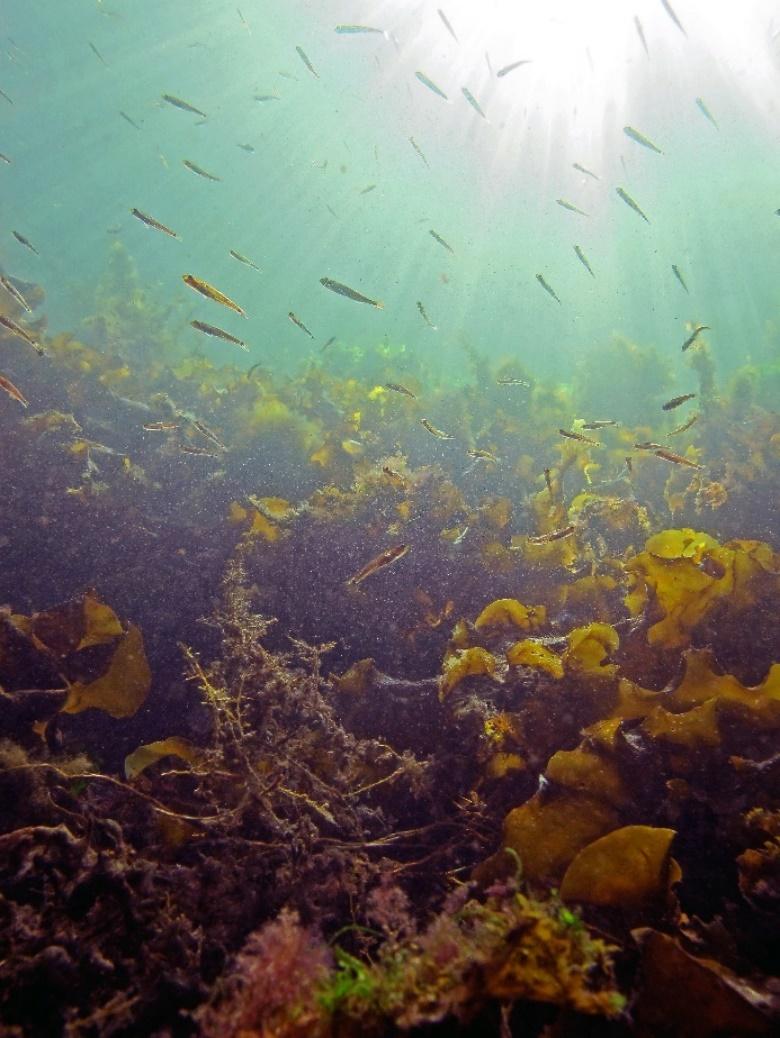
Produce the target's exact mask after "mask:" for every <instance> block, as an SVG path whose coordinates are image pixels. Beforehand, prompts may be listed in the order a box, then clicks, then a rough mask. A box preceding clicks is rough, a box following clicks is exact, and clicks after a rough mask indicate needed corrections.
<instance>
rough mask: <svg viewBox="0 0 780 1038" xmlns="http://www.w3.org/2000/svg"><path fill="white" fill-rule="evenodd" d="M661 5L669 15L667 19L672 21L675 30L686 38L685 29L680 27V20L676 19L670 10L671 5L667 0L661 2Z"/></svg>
mask: <svg viewBox="0 0 780 1038" xmlns="http://www.w3.org/2000/svg"><path fill="white" fill-rule="evenodd" d="M661 3H662V4H663V8H664V10H665V11H666V13H667V14H668V15H669V17H670V18H671V19H672V21H673V22H674V24H675V25H676V26H677V28H678V29H679V30H680V32H681V33H682V34H683V36H687V35H688V33H687V32H686V31H685V29H683V27H682V25H681V24H680V19H679V18H678V17H677V15H676V14H675V13H674V11H673V10H672V7H671V4H670V3H669V0H661Z"/></svg>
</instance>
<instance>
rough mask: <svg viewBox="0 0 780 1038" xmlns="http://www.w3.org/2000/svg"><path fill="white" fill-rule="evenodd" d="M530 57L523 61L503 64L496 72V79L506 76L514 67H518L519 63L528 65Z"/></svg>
mask: <svg viewBox="0 0 780 1038" xmlns="http://www.w3.org/2000/svg"><path fill="white" fill-rule="evenodd" d="M530 64H531V59H530V58H527V59H526V60H525V61H513V62H512V64H511V65H504V67H503V68H500V69H499V70H498V72H496V79H503V78H504V76H508V75H509V73H510V72H514V70H515V69H516V68H520V66H521V65H530Z"/></svg>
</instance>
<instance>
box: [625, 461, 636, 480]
mask: <svg viewBox="0 0 780 1038" xmlns="http://www.w3.org/2000/svg"><path fill="white" fill-rule="evenodd" d="M623 461H625V463H626V469H627V470H628V476H629V479H630V478H631V476H633V474H634V462H633V461H632V460H631V458H629V457H625V458H623Z"/></svg>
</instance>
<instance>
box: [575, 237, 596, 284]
mask: <svg viewBox="0 0 780 1038" xmlns="http://www.w3.org/2000/svg"><path fill="white" fill-rule="evenodd" d="M574 251H575V253H576V255H577V259H578V260H579V261H580V263H581V264H582V265H583V267H584V268H585V269H586V270H587V272H588V273H589V274H590V276H591V277H592V278H595V276H596V275H595V274H594V273H593V268H592V267H591V265H590V263H588V258H587V256H586V255H585V253H584V252H583V251H582V249H581V248H580V246H579V245H575V246H574Z"/></svg>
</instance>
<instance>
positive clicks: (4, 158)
mask: <svg viewBox="0 0 780 1038" xmlns="http://www.w3.org/2000/svg"><path fill="white" fill-rule="evenodd" d="M0 162H4V163H5V164H6V166H10V165H11V160H10V159H9V158H8V156H7V155H3V153H2V151H0ZM426 165H427V163H426Z"/></svg>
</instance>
